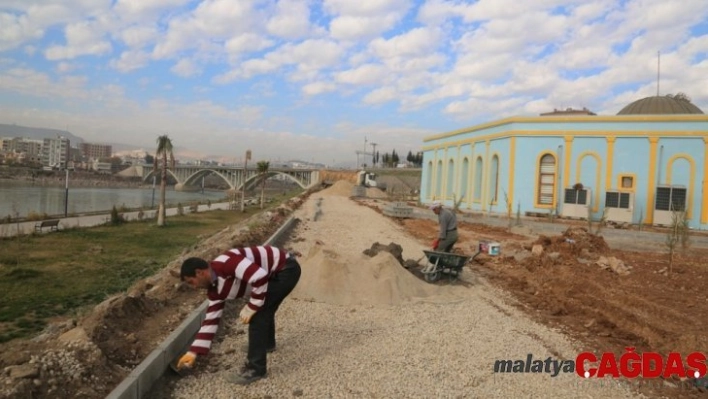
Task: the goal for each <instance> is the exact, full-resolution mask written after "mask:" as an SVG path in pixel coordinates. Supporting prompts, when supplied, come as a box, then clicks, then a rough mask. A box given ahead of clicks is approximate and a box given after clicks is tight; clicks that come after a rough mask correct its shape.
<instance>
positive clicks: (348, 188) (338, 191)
mask: <svg viewBox="0 0 708 399" xmlns="http://www.w3.org/2000/svg"><path fill="white" fill-rule="evenodd" d="M353 188H354V183H352V182H349V181H346V180H339V181H337V182H336V183H334V184H333V185H332V186H330V187H328V188H326V189H324V190H322V191H320V192H318V193H317V195H319V196H322V197H329V196H333V195H334V196H338V197H350V196H351V195H352V189H353Z"/></svg>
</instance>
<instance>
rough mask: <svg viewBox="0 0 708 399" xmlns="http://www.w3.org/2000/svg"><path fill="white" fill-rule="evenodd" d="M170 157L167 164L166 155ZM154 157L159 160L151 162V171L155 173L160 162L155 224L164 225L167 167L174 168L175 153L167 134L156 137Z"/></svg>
mask: <svg viewBox="0 0 708 399" xmlns="http://www.w3.org/2000/svg"><path fill="white" fill-rule="evenodd" d="M168 156H169V157H170V164H169V165H168V164H167V157H168ZM155 158H157V159H159V161H157V162H154V163H153V164H152V172H153V173H156V172H157V169H158V166H157V165H158V164H160V166H159V168H160V206H159V208H158V209H157V225H158V226H164V225H165V216H166V213H167V211H166V209H165V191H166V189H167V168H168V167H169V168H171V169H174V168H175V155H174V153H173V152H172V140H170V138H169V136H167V135H166V134H165V135H162V136H160V137H158V138H157V151H155Z"/></svg>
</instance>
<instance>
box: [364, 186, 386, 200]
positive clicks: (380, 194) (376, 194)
mask: <svg viewBox="0 0 708 399" xmlns="http://www.w3.org/2000/svg"><path fill="white" fill-rule="evenodd" d="M366 196H367V197H369V198H388V194H386V192H385V191H383V190H381V189H380V188H376V187H369V188H367V189H366Z"/></svg>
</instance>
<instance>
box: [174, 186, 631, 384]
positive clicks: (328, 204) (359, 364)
mask: <svg viewBox="0 0 708 399" xmlns="http://www.w3.org/2000/svg"><path fill="white" fill-rule="evenodd" d="M336 189H337V185H335V186H333V187H331V188H330V189H328V190H333V191H331V192H330V193H329V195H328V193H327V191H328V190H325V192H322V195H320V196H317V195H313V196H311V197H310V199H309V200H308V202H306V203H305V204H304V205H303V207H302V208H301V209H300V210H298V211H297V213H296V214H295V216H296V217H299V218H300V219H301V220H302V223H301V224H300V226H299V227H298V228H297V231H296V232H295V234H294V238H293V240H292V242H290V243H289V244H288V246H291V247H293V248H294V249H297V250H299V251H300V252H302V253H303V254H304V255H303V257H302V258H301V259H300V261H301V264H302V266H303V276H302V279H303V280H302V281H304V279H308V278H314V277H313V276H314V273H313V272H312V271H313V270H314V268H315V267H319V266H317V265H314V264H313V263H314V262H315V259H316V256H317V253H318V252H319V251H318V250H316V249H313V248H314V247H315V246H320V247H322V248H324V249H327V250H328V251H329V253H331V254H332V259H333V260H332V262H333V264H341V262H345V263H347V265H349V267H356V265H357V264H365V263H366V262H368V261H367V259H365V258H364V255H361V251H363V250H364V249H367V248H369V247H370V246H371V244H373V243H374V242H376V241H378V242H380V243H382V244H388V243H389V242H395V243H397V244H399V245H401V246H402V247H403V252H404V253H403V258H404V259H418V258H420V256H422V249H423V247H425V246H426V244H424V243H420V242H418V241H416V240H415V239H413V238H412V237H411V236H410V235H408V234H406V232H405V231H404V230H403V229H402V228H401V227H400V226H399V225H397V224H396V223H395V222H393V221H392V220H390V219H388V218H387V217H385V216H382V215H380V214H379V213H377V212H375V211H374V210H372V209H370V208H368V207H365V206H361V205H359V204H357V203H355V202H354V201H352V200H350V199H349V198H347V197H346V196H345V195H342V196H339V195H335V194H336V193H337V191H336ZM340 191H341V193H340V194H343V193H347V190H346V188H341V187H340ZM317 203H320V204H321V205H319V206H318V205H316V204H317ZM317 209H320V212H317ZM315 213H317V215H318V216H317V218H316V219H317V220H314V219H315V218H314V215H315ZM318 241H319V242H318ZM386 255H388V254H386ZM377 257H378V256H377ZM391 258H392V257H391ZM379 260H380V259H379ZM308 261H310V263H308ZM391 267H398V268H401V269H402V267H401V266H398V265H397V264H395V265H394V264H392V265H391ZM402 270H403V271H404V272H405V273H408V272H407V271H405V269H402ZM343 274H344V275H347V273H343ZM396 276H398V277H396ZM342 278H346V277H342ZM389 278H391V279H400V278H401V277H400V276H399V275H398V274H396V273H392V274H389ZM461 278H462V280H463V282H464V283H468V284H460V283H457V284H455V285H452V286H451V285H441V286H433V285H429V284H427V283H425V282H423V281H420V280H415V282H410V281H409V280H407V279H404V280H405V281H404V282H401V281H399V280H395V281H393V280H387V281H386V282H385V283H383V282H382V284H381V289H386V290H396V289H397V288H396V287H399V288H400V286H401V284H406V286H407V285H410V284H421V285H426V288H425V292H426V295H425V296H423V297H414V296H413V297H411V296H409V297H399V300H398V301H395V302H392V301H388V302H389V303H384V302H382V301H378V302H377V301H374V303H372V302H371V301H369V303H365V302H366V301H364V300H362V301H356V300H355V299H351V300H349V301H348V303H345V304H342V303H339V304H333V303H328V302H326V301H323V300H322V298H321V297H317V296H313V295H310V296H309V297H308V293H307V292H294V293H293V295H292V296H293V297H292V298H288V299H286V300H285V302H284V303H283V305H282V306H281V308H280V310H279V312H278V314H277V318H276V320H277V333H276V336H277V339H278V344H277V345H278V349H277V351H276V352H274V353H272V354H269V357H268V366H269V375H268V377H267V378H265V379H263V380H260V381H257V382H255V383H253V384H251V385H249V386H246V387H241V386H236V385H232V384H230V383H228V382H227V381H226V380H225V379H224V376H225V375H227V373H229V372H233V371H236V370H238V368H239V367H240V365H241V364H242V363H243V361H244V359H245V353H244V352H243V349H242V347H243V346H244V345H245V344H246V340H247V335H246V334H245V333H244V328H243V327H242V326H240V325H238V324H236V322H237V320H236V318H235V317H234V314H235V313H236V312H237V311H238V309H236V310H233V309H234V308H236V306H237V305H235V306H230V307H229V308H231V309H232V310H231V311H229V312H227V313H228V314H227V315H226V316H225V319H224V320H223V321H222V323H223V324H225V325H223V326H222V328H224V329H225V330H226V331H227V333H226V334H225V335H224V337H223V339H222V340H221V341H219V342H215V343H214V346H213V349H212V353H211V354H210V355H209V357H208V358H204V359H199V360H198V365H197V367H199V368H201V369H202V371H201V372H199V371H197V372H195V373H194V374H193V375H191V376H187V377H184V378H182V379H179V380H175V381H173V382H171V385H170V389H169V391H170V393H169V396H170V397H174V398H263V397H271V398H285V397H304V398H351V397H365V398H400V397H405V398H411V397H415V398H418V397H420V398H423V397H425V398H433V397H440V398H464V397H488V398H492V397H500V398H501V397H504V398H508V397H564V398H589V397H598V398H599V397H603V398H624V397H637V396H638V395H637V394H636V393H635V392H633V391H632V390H631V389H630V388H629V387H628V386H625V385H618V384H617V383H610V382H609V381H598V380H592V379H590V380H584V379H580V378H579V377H578V376H577V375H576V374H574V373H567V374H564V373H560V374H559V375H558V376H556V377H552V376H551V375H550V374H547V373H529V374H523V373H517V374H500V373H494V372H493V368H494V362H495V361H496V360H506V359H508V360H525V359H526V357H527V355H528V354H532V355H533V357H534V359H538V360H545V359H547V358H548V357H551V358H553V359H557V360H567V359H574V358H575V356H576V355H577V354H578V352H579V350H578V348H577V347H576V346H575V345H574V344H573V343H572V342H570V341H569V340H568V339H567V338H566V337H565V336H564V335H563V334H562V333H560V332H558V331H553V330H551V329H549V328H547V327H544V326H542V325H539V324H537V323H535V322H533V321H532V320H530V319H529V318H528V317H526V316H525V315H524V314H522V313H521V312H520V311H519V310H517V309H516V308H514V307H513V306H511V305H509V303H510V301H511V299H510V298H509V297H508V296H507V295H506V294H505V293H504V292H502V291H500V290H497V289H495V288H493V287H491V286H489V285H487V284H486V283H485V282H484V281H483V280H480V279H476V278H475V277H474V276H473V275H471V271H470V270H469V269H466V270H465V271H464V272H463V273H462V277H461ZM350 284H351V285H352V287H356V286H357V284H359V282H358V281H350ZM397 284H398V285H397ZM303 286H305V285H303ZM429 289H433V290H434V292H432V293H431V292H430V291H429ZM381 297H382V298H386V297H387V296H386V295H383V296H381ZM305 298H307V299H305Z"/></svg>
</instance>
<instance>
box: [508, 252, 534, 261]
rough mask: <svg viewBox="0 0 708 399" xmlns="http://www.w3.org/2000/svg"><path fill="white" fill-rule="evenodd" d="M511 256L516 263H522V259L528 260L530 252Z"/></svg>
mask: <svg viewBox="0 0 708 399" xmlns="http://www.w3.org/2000/svg"><path fill="white" fill-rule="evenodd" d="M512 256H513V257H514V259H515V260H516V261H517V262H522V261H523V260H524V259H526V258H528V257H529V256H531V253H530V252H527V251H520V252H516V253H514V254H513V255H512Z"/></svg>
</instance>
